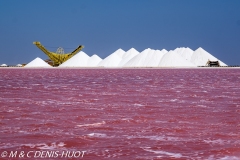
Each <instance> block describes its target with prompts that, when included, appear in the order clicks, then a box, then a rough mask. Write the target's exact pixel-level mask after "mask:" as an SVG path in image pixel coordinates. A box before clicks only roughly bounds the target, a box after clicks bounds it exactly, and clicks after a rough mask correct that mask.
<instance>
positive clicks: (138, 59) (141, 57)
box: [124, 48, 151, 67]
mask: <svg viewBox="0 0 240 160" xmlns="http://www.w3.org/2000/svg"><path fill="white" fill-rule="evenodd" d="M150 51H151V49H150V48H148V49H145V50H144V51H142V52H141V53H139V54H138V55H136V56H135V57H133V58H132V59H130V60H129V61H128V62H127V63H126V64H125V65H124V67H143V65H144V62H145V60H146V58H147V56H148V52H150Z"/></svg>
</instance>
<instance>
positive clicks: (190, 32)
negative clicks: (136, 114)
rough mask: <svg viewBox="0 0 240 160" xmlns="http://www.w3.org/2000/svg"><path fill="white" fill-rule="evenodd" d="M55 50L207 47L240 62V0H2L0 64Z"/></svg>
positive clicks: (102, 52)
mask: <svg viewBox="0 0 240 160" xmlns="http://www.w3.org/2000/svg"><path fill="white" fill-rule="evenodd" d="M33 41H40V42H41V43H42V44H43V45H44V46H46V48H47V49H49V50H50V51H56V50H57V47H60V46H61V47H63V48H65V52H71V51H72V50H74V49H75V48H76V47H77V46H78V45H84V46H85V48H84V49H83V51H84V52H85V53H87V54H88V55H90V56H91V55H93V54H98V55H99V56H100V57H101V58H105V57H106V56H108V55H109V54H111V53H112V52H114V51H115V50H117V49H118V48H122V49H124V50H128V49H130V48H132V47H133V48H135V49H137V50H138V51H142V50H144V49H146V48H152V49H163V48H165V49H167V50H171V49H172V50H173V49H175V48H177V47H189V48H191V49H193V50H195V49H197V48H198V47H202V48H204V49H205V50H206V51H208V52H210V53H211V54H212V55H214V56H215V57H217V58H219V59H220V60H222V61H223V62H225V63H227V64H230V65H233V64H238V65H239V64H240V1H239V0H217V1H214V0H58V1H57V0H51V1H50V0H41V1H40V0H39V1H33V0H24V1H19V0H0V42H1V43H0V49H1V50H0V55H1V58H0V64H2V63H6V64H17V63H28V62H30V61H31V60H33V59H34V58H36V57H40V58H42V59H47V56H46V55H45V54H44V53H43V52H41V51H40V50H39V49H38V48H37V47H36V46H35V45H33V44H32V42H33Z"/></svg>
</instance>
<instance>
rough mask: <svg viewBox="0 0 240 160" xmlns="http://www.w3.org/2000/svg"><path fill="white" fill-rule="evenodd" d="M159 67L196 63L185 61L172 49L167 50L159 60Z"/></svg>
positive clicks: (185, 65)
mask: <svg viewBox="0 0 240 160" xmlns="http://www.w3.org/2000/svg"><path fill="white" fill-rule="evenodd" d="M158 66H159V67H194V66H196V65H194V64H192V63H191V62H189V61H187V60H186V59H184V58H183V57H181V56H180V55H179V54H178V53H176V52H174V51H169V52H168V53H166V54H164V56H163V57H162V59H161V61H160V62H159V65H158Z"/></svg>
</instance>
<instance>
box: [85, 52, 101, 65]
mask: <svg viewBox="0 0 240 160" xmlns="http://www.w3.org/2000/svg"><path fill="white" fill-rule="evenodd" d="M101 61H102V58H100V57H99V56H98V55H96V54H94V55H92V56H91V57H90V58H89V59H88V62H87V66H88V67H97V65H98V64H99V63H100V62H101Z"/></svg>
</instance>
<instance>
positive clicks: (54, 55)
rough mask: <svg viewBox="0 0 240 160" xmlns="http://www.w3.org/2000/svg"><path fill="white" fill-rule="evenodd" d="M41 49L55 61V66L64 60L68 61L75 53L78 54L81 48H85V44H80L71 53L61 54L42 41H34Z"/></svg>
mask: <svg viewBox="0 0 240 160" xmlns="http://www.w3.org/2000/svg"><path fill="white" fill-rule="evenodd" d="M33 44H35V45H36V46H37V47H38V48H39V49H40V50H42V51H43V52H44V53H45V54H46V55H47V56H48V57H49V58H50V59H51V60H52V62H53V66H59V65H60V64H62V63H63V62H65V61H67V60H68V59H70V58H71V57H73V56H74V55H75V54H77V53H78V52H79V51H80V50H82V49H83V48H84V46H82V45H81V46H78V47H77V48H76V49H75V50H74V51H72V52H71V53H65V54H59V53H55V52H50V51H48V50H47V49H46V48H45V47H44V46H43V45H42V44H41V43H40V42H33Z"/></svg>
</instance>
